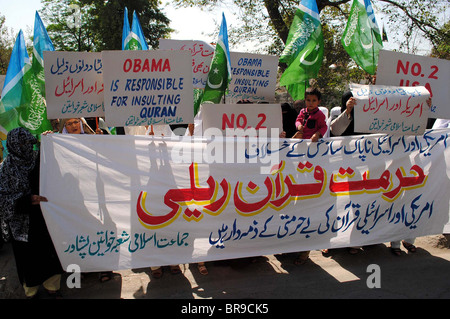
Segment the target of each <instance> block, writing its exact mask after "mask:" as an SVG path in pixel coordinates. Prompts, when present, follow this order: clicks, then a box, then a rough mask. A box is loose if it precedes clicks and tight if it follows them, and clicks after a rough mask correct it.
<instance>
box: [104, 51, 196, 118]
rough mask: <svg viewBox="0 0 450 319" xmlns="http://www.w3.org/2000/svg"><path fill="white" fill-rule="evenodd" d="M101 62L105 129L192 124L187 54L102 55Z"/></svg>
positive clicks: (131, 53)
mask: <svg viewBox="0 0 450 319" xmlns="http://www.w3.org/2000/svg"><path fill="white" fill-rule="evenodd" d="M102 61H103V74H104V75H103V80H104V83H105V94H104V96H105V116H106V118H105V120H106V123H108V125H111V126H144V125H165V124H189V123H193V122H194V97H193V93H192V92H193V90H194V88H193V86H192V67H191V55H190V53H189V52H188V51H159V50H152V51H145V50H137V51H130V50H127V51H103V52H102Z"/></svg>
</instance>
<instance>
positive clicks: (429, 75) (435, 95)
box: [377, 50, 450, 119]
mask: <svg viewBox="0 0 450 319" xmlns="http://www.w3.org/2000/svg"><path fill="white" fill-rule="evenodd" d="M449 83H450V61H448V60H444V59H436V58H430V57H427V56H420V55H413V54H407V53H401V52H394V51H387V50H380V57H379V59H378V70H377V84H380V85H394V86H425V87H426V88H427V90H428V91H430V94H431V97H432V101H433V106H432V107H431V112H430V118H444V119H450V107H449V104H448V101H449V100H450V90H449V89H448V84H449Z"/></svg>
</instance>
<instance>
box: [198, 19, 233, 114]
mask: <svg viewBox="0 0 450 319" xmlns="http://www.w3.org/2000/svg"><path fill="white" fill-rule="evenodd" d="M230 80H231V66H230V50H229V48H228V32H227V22H226V20H225V15H224V14H223V13H222V24H221V26H220V31H219V38H218V41H217V45H216V49H215V51H214V56H213V59H212V61H211V67H210V69H209V73H208V79H207V81H206V86H205V90H204V92H203V96H202V103H204V102H211V103H214V104H218V103H220V100H221V99H222V96H223V95H224V94H225V90H226V89H227V87H228V83H229V82H230ZM194 94H195V93H194ZM197 107H198V106H197ZM196 113H197V110H194V114H196Z"/></svg>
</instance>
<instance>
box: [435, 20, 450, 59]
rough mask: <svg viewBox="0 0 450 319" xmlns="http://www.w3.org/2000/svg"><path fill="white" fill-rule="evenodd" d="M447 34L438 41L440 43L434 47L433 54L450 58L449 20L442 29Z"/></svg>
mask: <svg viewBox="0 0 450 319" xmlns="http://www.w3.org/2000/svg"><path fill="white" fill-rule="evenodd" d="M441 31H442V32H443V33H444V34H445V36H442V39H441V40H440V41H438V43H439V44H438V45H437V46H436V47H435V48H433V51H432V52H431V56H432V57H435V58H439V59H446V60H450V41H448V39H449V37H450V22H447V23H446V24H445V25H444V26H443V27H442V30H441Z"/></svg>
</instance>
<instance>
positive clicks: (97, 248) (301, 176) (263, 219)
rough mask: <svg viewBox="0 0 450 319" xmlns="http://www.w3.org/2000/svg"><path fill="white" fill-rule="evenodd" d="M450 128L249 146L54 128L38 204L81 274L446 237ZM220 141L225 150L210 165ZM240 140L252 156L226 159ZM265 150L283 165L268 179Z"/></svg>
mask: <svg viewBox="0 0 450 319" xmlns="http://www.w3.org/2000/svg"><path fill="white" fill-rule="evenodd" d="M449 132H450V131H449V130H448V129H446V130H440V131H428V132H426V133H425V135H423V136H406V135H385V134H373V135H370V136H357V137H352V136H348V137H335V138H333V139H327V140H324V141H322V142H317V143H313V142H308V141H306V140H284V139H283V140H282V142H281V140H280V139H278V138H277V139H269V140H266V142H265V143H264V145H258V146H256V145H255V143H253V142H250V143H246V141H247V140H251V138H248V139H247V138H226V139H222V141H220V139H217V138H214V139H194V138H191V137H178V138H175V139H170V138H149V137H148V136H129V135H123V136H111V135H109V136H100V135H77V134H49V135H46V136H43V137H42V145H41V179H40V183H41V185H40V186H41V194H42V195H43V196H45V197H46V198H47V199H48V202H42V203H41V206H42V210H43V214H44V217H45V220H46V222H47V225H48V228H49V233H50V235H51V237H52V239H53V243H54V245H55V249H56V251H57V253H58V256H59V258H60V260H61V263H62V265H63V267H64V268H66V267H67V265H70V264H77V265H79V266H80V268H81V271H105V270H118V269H133V268H142V267H149V266H162V265H173V264H184V263H193V262H199V261H212V260H221V259H233V258H241V257H250V256H262V255H270V254H279V253H287V252H299V251H305V250H313V249H323V248H343V247H352V246H365V245H370V244H378V243H385V242H389V241H396V240H402V239H405V238H414V237H419V236H425V235H433V234H441V233H442V232H443V229H444V225H446V224H448V222H449V204H450V202H449V198H450V194H449V191H450V180H449V178H448V176H447V174H446V172H447V171H448V165H449V162H448V161H445V160H444V159H445V158H448V156H449V146H448V143H447V142H446V141H447V139H448V134H449ZM255 140H256V139H255ZM212 144H214V146H215V147H214V152H215V154H216V155H217V154H219V153H220V154H222V155H223V156H222V157H219V156H216V157H215V158H216V160H214V161H210V160H209V154H210V153H211V150H212V147H211V145H212ZM242 146H244V147H245V149H244V151H243V152H242V153H243V154H245V156H240V157H235V158H234V157H233V158H230V157H229V152H228V150H236V149H238V150H239V149H240V148H241V147H242ZM220 147H222V148H223V150H222V151H220V149H219V148H220ZM225 150H226V151H225ZM181 153H183V154H181ZM123 154H126V156H123ZM387 156H389V160H387ZM223 157H226V159H227V160H226V161H223V160H222V159H223ZM267 158H269V159H271V160H270V162H274V163H276V164H275V165H273V166H272V169H271V170H270V173H268V174H261V173H260V172H261V168H262V166H266V163H267V162H269V161H267ZM234 159H236V160H234ZM240 160H242V161H240ZM263 161H264V162H263ZM338 163H340V164H338Z"/></svg>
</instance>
